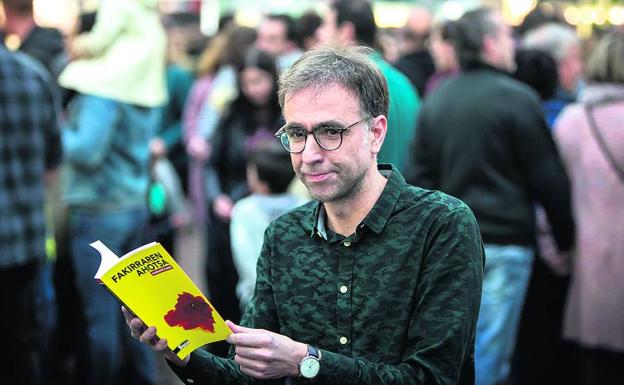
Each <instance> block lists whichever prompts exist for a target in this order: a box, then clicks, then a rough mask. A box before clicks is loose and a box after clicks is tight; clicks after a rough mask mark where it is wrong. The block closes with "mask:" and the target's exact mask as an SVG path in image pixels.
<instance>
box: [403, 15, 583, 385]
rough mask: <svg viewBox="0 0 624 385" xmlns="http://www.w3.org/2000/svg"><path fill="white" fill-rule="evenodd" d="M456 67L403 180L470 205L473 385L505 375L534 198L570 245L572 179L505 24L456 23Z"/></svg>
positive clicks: (498, 20) (528, 261) (478, 19)
mask: <svg viewBox="0 0 624 385" xmlns="http://www.w3.org/2000/svg"><path fill="white" fill-rule="evenodd" d="M458 28H459V29H460V33H458V38H457V40H456V41H455V50H456V53H457V56H458V58H459V61H460V65H461V67H462V73H461V74H460V75H459V76H458V77H457V78H455V79H451V80H449V81H447V82H445V83H444V84H443V85H442V86H441V87H440V88H439V89H438V90H437V91H436V92H434V93H433V94H431V95H430V97H429V98H428V99H427V101H426V102H425V104H424V106H423V109H422V112H421V116H420V120H419V125H418V129H417V133H416V137H415V141H414V147H413V164H412V170H411V171H412V172H411V177H410V180H409V181H410V182H411V183H413V184H415V185H418V186H422V187H425V188H430V189H437V190H441V191H443V192H445V193H448V194H450V195H453V196H455V197H457V198H459V199H461V200H463V201H464V202H465V203H467V204H468V206H469V207H470V208H471V209H472V210H473V211H474V213H475V215H476V217H477V221H478V222H479V226H480V228H481V232H482V236H483V241H484V243H485V251H486V264H485V277H484V284H483V294H482V299H481V309H480V313H479V321H478V324H477V337H476V349H475V370H476V384H477V385H494V384H497V383H502V382H504V381H505V379H506V378H507V376H508V373H509V366H510V358H511V357H510V356H511V353H512V352H513V347H514V344H515V336H516V330H517V326H518V320H519V317H520V313H521V310H522V303H523V300H524V296H525V292H526V287H527V284H528V280H529V276H530V272H531V265H532V262H533V257H534V245H535V218H534V203H540V204H541V205H542V206H543V207H544V208H545V211H546V213H547V216H548V219H549V222H550V224H551V227H552V229H553V233H554V237H555V240H556V242H557V245H558V247H559V249H560V251H562V252H565V251H567V250H568V249H570V248H571V246H572V244H573V234H574V224H573V220H572V215H571V209H570V192H569V191H570V190H569V182H568V179H567V176H566V173H565V170H564V168H563V165H562V162H561V159H560V157H559V155H558V153H557V150H556V147H555V145H554V142H553V140H552V138H551V136H550V133H549V131H548V128H547V125H546V121H545V120H544V117H543V112H542V110H541V107H540V104H539V98H538V97H537V95H536V94H535V92H534V91H532V90H531V89H529V87H527V86H525V85H523V84H521V83H519V82H517V81H515V80H514V79H512V78H511V77H510V75H509V73H510V72H511V71H513V69H514V65H515V62H514V56H513V52H514V51H513V40H512V37H511V30H510V28H509V27H508V26H507V25H505V24H504V22H503V20H502V17H501V16H500V14H499V13H497V12H494V11H492V10H489V9H487V8H481V9H477V10H474V11H471V12H468V13H466V14H465V15H464V16H463V17H462V18H461V19H460V20H459V22H458Z"/></svg>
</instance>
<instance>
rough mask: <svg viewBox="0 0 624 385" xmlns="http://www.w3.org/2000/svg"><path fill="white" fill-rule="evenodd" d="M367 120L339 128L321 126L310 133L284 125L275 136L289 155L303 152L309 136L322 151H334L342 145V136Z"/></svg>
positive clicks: (328, 125)
mask: <svg viewBox="0 0 624 385" xmlns="http://www.w3.org/2000/svg"><path fill="white" fill-rule="evenodd" d="M368 119H370V118H368V117H366V118H364V119H362V120H358V121H357V122H355V123H353V124H349V125H348V126H346V127H340V126H337V125H335V124H321V125H320V126H317V127H315V128H313V129H312V131H308V130H305V129H303V128H299V127H291V126H288V125H286V126H283V127H282V128H280V129H279V130H278V131H277V132H276V133H275V136H276V137H277V138H278V139H279V140H280V142H281V143H282V146H284V148H285V149H286V151H288V152H290V153H291V154H299V153H301V152H303V150H304V149H305V145H306V142H307V141H308V135H310V134H312V136H314V140H316V143H317V144H318V145H319V147H321V148H322V149H323V150H327V151H334V150H337V149H338V148H340V146H341V145H342V134H344V133H345V132H347V131H348V130H349V129H350V128H352V127H355V126H357V125H358V124H360V123H362V122H365V121H367V120H368Z"/></svg>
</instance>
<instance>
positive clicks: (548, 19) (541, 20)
mask: <svg viewBox="0 0 624 385" xmlns="http://www.w3.org/2000/svg"><path fill="white" fill-rule="evenodd" d="M548 23H559V24H562V25H566V26H569V24H568V23H567V22H566V21H565V19H563V18H562V17H561V16H560V15H559V14H558V13H557V12H555V11H554V10H549V9H548V8H546V7H542V6H537V7H535V9H533V10H532V11H531V12H529V13H527V15H526V16H525V17H524V19H523V20H522V23H520V25H519V26H518V28H517V32H518V34H519V35H520V36H524V35H525V34H526V33H527V32H529V31H532V30H534V29H536V28H538V27H541V26H542V25H544V24H548Z"/></svg>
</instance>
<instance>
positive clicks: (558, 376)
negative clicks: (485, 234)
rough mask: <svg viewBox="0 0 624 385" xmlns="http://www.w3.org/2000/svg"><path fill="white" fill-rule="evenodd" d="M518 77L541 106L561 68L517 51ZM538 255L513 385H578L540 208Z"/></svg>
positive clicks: (562, 284) (561, 272) (552, 247)
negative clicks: (541, 384)
mask: <svg viewBox="0 0 624 385" xmlns="http://www.w3.org/2000/svg"><path fill="white" fill-rule="evenodd" d="M514 77H515V78H516V79H518V80H520V81H521V82H523V83H526V84H528V85H529V86H531V88H533V89H534V90H535V91H536V92H537V93H538V95H539V97H540V99H541V101H542V103H544V102H546V101H547V100H550V99H552V98H553V96H554V95H555V93H556V91H557V88H558V83H559V81H558V72H557V62H556V61H555V59H554V58H553V57H552V55H551V54H550V53H548V52H546V51H544V50H539V49H527V48H520V49H518V50H516V72H515V74H514ZM536 223H537V229H536V230H537V249H536V257H537V258H535V259H534V261H533V267H532V270H531V278H530V279H529V286H528V288H527V293H526V298H525V301H524V306H523V308H522V315H521V317H520V324H519V326H518V338H517V343H516V348H515V351H514V353H513V363H512V368H511V374H510V377H511V378H512V380H511V381H510V382H511V383H513V384H518V385H521V384H527V385H529V384H536V383H565V384H569V385H573V384H575V383H576V381H577V380H578V377H577V375H576V371H575V368H574V366H573V365H571V364H572V361H571V360H572V358H573V357H572V354H571V353H572V350H571V349H570V347H569V346H568V344H566V343H565V342H564V340H563V339H562V337H561V330H562V329H561V328H562V322H561V321H562V319H563V307H564V303H565V298H566V293H567V289H568V283H569V277H568V273H569V271H568V270H569V269H568V268H567V260H563V259H562V258H561V255H562V254H560V253H558V251H557V245H556V243H555V241H554V240H553V238H552V232H551V230H550V226H549V225H548V222H547V218H546V214H545V212H544V209H543V208H542V207H541V206H537V207H536Z"/></svg>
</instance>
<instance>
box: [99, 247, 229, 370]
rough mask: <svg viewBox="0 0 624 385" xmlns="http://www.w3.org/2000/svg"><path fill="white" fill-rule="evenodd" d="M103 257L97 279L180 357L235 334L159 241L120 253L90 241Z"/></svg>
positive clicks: (182, 357)
mask: <svg viewBox="0 0 624 385" xmlns="http://www.w3.org/2000/svg"><path fill="white" fill-rule="evenodd" d="M91 246H92V247H93V248H94V249H96V250H97V251H99V252H100V255H101V257H102V261H101V263H100V267H99V269H98V271H97V273H96V274H95V277H94V278H95V280H96V281H98V282H99V283H101V284H102V285H104V286H105V287H106V288H107V289H108V290H109V291H110V292H111V293H112V294H113V295H114V296H115V297H116V298H117V299H118V300H119V301H120V302H121V303H122V304H123V305H124V307H125V308H126V309H128V310H129V311H130V312H132V313H133V314H135V315H136V316H137V317H139V318H140V319H141V320H142V321H143V322H144V323H145V324H147V325H148V326H155V327H156V333H157V334H158V337H160V338H165V339H167V344H168V346H169V348H170V349H171V350H172V351H173V352H174V353H175V354H176V355H177V356H178V357H180V358H181V359H184V358H185V357H186V356H188V355H189V354H190V353H191V352H192V351H193V350H195V349H197V348H198V347H200V346H202V345H205V344H208V343H210V342H215V341H220V340H224V339H225V338H227V336H228V335H229V334H230V333H231V331H230V329H229V328H228V327H227V325H226V324H225V322H224V321H223V318H221V316H220V315H219V313H217V311H216V310H215V308H214V307H213V306H212V305H211V304H210V302H208V300H207V299H206V297H205V296H204V295H203V294H202V293H201V291H200V290H199V289H198V288H197V286H196V285H195V284H194V283H193V281H191V279H190V278H189V277H188V275H186V273H185V272H184V270H182V269H181V268H180V266H178V264H177V263H176V261H175V260H174V259H173V258H172V257H171V255H169V253H167V251H166V250H165V249H164V248H163V247H162V246H161V245H160V243H156V242H152V243H149V244H147V245H144V246H141V247H139V248H137V249H135V250H132V251H131V252H129V253H127V254H125V255H124V256H123V257H121V258H119V257H117V256H116V255H115V253H113V252H112V251H111V250H110V249H109V248H108V247H106V246H105V245H104V244H103V243H102V242H100V241H97V242H93V243H91Z"/></svg>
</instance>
